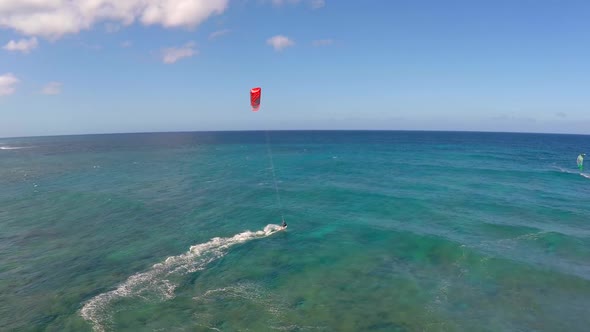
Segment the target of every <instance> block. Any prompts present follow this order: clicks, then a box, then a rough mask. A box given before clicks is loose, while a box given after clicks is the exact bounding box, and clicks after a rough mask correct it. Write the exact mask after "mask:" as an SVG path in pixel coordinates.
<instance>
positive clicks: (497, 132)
mask: <svg viewBox="0 0 590 332" xmlns="http://www.w3.org/2000/svg"><path fill="white" fill-rule="evenodd" d="M264 131H268V132H294V131H298V132H320V131H329V132H330V131H331V132H371V131H372V132H433V133H436V132H443V133H487V134H524V135H527V134H528V135H572V136H590V134H578V133H559V132H532V131H530V132H528V131H491V130H443V129H436V130H435V129H430V130H429V129H233V130H178V131H130V132H103V133H85V134H54V135H33V136H7V137H0V139H19V138H43V137H70V136H97V135H141V134H181V133H233V132H264Z"/></svg>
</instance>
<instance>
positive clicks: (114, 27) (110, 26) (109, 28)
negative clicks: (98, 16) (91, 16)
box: [104, 22, 121, 33]
mask: <svg viewBox="0 0 590 332" xmlns="http://www.w3.org/2000/svg"><path fill="white" fill-rule="evenodd" d="M104 29H105V31H106V32H108V33H115V32H117V31H119V30H121V25H120V24H117V23H113V22H108V23H105V25H104Z"/></svg>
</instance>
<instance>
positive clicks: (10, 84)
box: [0, 73, 19, 96]
mask: <svg viewBox="0 0 590 332" xmlns="http://www.w3.org/2000/svg"><path fill="white" fill-rule="evenodd" d="M18 82H19V79H18V78H16V76H14V75H13V74H11V73H7V74H4V75H0V96H8V95H11V94H13V93H14V92H15V91H16V88H15V87H14V86H15V85H16V84H17V83H18Z"/></svg>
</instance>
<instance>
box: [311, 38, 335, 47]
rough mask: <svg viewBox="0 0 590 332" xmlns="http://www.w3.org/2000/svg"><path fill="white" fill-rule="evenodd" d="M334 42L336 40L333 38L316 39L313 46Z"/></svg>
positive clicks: (327, 44)
mask: <svg viewBox="0 0 590 332" xmlns="http://www.w3.org/2000/svg"><path fill="white" fill-rule="evenodd" d="M332 44H334V40H333V39H318V40H314V41H313V42H312V45H313V46H329V45H332Z"/></svg>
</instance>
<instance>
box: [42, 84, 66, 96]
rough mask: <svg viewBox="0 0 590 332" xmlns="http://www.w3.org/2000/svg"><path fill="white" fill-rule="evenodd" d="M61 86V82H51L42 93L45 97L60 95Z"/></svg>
mask: <svg viewBox="0 0 590 332" xmlns="http://www.w3.org/2000/svg"><path fill="white" fill-rule="evenodd" d="M61 86H62V84H61V83H60V82H49V83H47V84H46V85H45V86H44V87H43V89H41V93H42V94H44V95H58V94H60V93H61Z"/></svg>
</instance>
